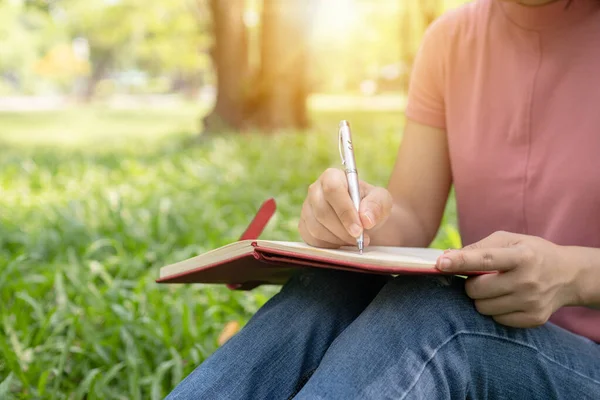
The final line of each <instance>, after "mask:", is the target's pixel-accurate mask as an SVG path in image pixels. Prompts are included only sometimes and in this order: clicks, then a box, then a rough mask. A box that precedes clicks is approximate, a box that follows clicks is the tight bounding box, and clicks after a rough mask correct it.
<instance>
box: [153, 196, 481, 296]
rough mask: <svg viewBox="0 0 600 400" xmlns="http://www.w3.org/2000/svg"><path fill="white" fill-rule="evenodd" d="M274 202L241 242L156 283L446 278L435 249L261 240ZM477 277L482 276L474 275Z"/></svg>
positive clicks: (167, 271) (234, 285)
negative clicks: (316, 276) (302, 272)
mask: <svg viewBox="0 0 600 400" xmlns="http://www.w3.org/2000/svg"><path fill="white" fill-rule="evenodd" d="M275 209H276V204H275V200H274V199H269V200H267V201H265V202H264V203H263V204H262V206H261V207H260V209H259V211H258V212H257V214H256V216H255V217H254V219H253V220H252V222H251V223H250V225H249V226H248V228H247V229H246V231H245V232H244V234H243V235H242V237H241V238H240V240H239V241H236V242H233V243H229V244H227V245H224V246H221V247H219V248H216V249H213V250H210V251H208V252H206V253H203V254H200V255H198V256H195V257H192V258H189V259H186V260H182V261H179V262H177V263H174V264H170V265H166V266H164V267H162V268H160V272H159V275H160V276H159V278H158V279H157V282H158V283H207V284H209V283H210V284H227V285H228V286H229V287H230V288H231V289H239V290H250V289H252V288H255V287H257V286H259V285H263V284H275V285H280V284H283V283H285V282H286V281H287V280H288V279H289V277H290V276H291V274H292V273H294V272H295V271H297V270H298V269H300V268H330V269H338V270H346V271H355V272H360V273H366V274H390V275H400V274H443V272H441V271H439V270H438V269H437V268H436V267H435V263H436V260H437V258H438V257H439V256H440V255H441V254H442V253H443V251H442V250H439V249H433V248H413V247H392V246H368V247H366V248H365V249H364V252H363V254H359V252H358V249H357V247H356V246H345V247H342V248H339V249H325V248H318V247H313V246H310V245H308V244H306V243H302V242H290V241H278V240H263V239H259V236H260V234H261V233H262V231H263V229H264V227H265V226H266V224H267V223H268V221H269V219H270V218H271V216H272V215H273V214H274V213H275ZM473 274H474V275H476V274H478V273H476V272H474V273H473Z"/></svg>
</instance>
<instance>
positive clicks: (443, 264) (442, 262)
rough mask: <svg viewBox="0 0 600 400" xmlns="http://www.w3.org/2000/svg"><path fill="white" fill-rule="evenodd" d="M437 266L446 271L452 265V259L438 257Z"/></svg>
mask: <svg viewBox="0 0 600 400" xmlns="http://www.w3.org/2000/svg"><path fill="white" fill-rule="evenodd" d="M437 266H438V268H439V269H441V270H442V271H446V270H448V269H450V267H451V266H452V260H451V259H449V258H448V257H441V258H439V259H438V262H437Z"/></svg>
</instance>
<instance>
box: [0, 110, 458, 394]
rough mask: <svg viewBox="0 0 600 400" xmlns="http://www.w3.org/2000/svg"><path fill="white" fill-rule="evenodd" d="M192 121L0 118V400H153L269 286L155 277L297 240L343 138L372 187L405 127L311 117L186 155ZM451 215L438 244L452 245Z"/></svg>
mask: <svg viewBox="0 0 600 400" xmlns="http://www.w3.org/2000/svg"><path fill="white" fill-rule="evenodd" d="M198 112H199V111H198V110H197V109H195V108H193V107H184V108H181V109H177V110H163V111H157V110H142V111H110V110H103V109H99V108H96V109H77V110H71V111H61V112H54V113H32V114H0V145H1V147H2V151H1V152H0V189H1V192H0V398H1V399H11V398H27V399H29V398H43V399H84V398H85V399H160V398H163V397H164V396H165V395H166V394H167V392H168V391H169V390H171V389H172V388H173V387H174V385H176V384H177V383H178V382H179V381H180V380H181V379H182V378H183V377H184V376H185V375H187V374H188V373H189V372H191V370H192V369H193V368H194V367H195V366H196V365H198V364H199V363H201V362H202V360H204V359H205V358H206V357H207V356H208V355H210V354H211V353H212V352H213V351H214V350H215V349H216V347H217V337H218V335H219V333H220V331H221V330H222V329H223V326H224V325H225V324H226V323H227V322H229V321H234V320H237V321H239V322H240V323H241V324H244V323H245V322H246V321H247V320H248V319H249V318H250V316H251V315H252V314H253V313H254V312H255V311H256V310H257V309H258V308H259V307H260V306H261V305H262V304H264V303H265V301H267V300H268V298H269V297H270V296H272V295H273V294H274V293H275V291H276V290H277V288H275V287H265V288H259V289H256V290H254V291H252V292H248V293H246V292H232V291H229V290H227V289H226V288H224V287H220V286H205V285H186V286H184V285H182V286H176V285H158V284H156V283H155V282H154V280H155V279H156V278H157V276H158V270H159V268H160V267H161V266H162V265H165V264H167V263H170V262H174V261H178V260H181V259H184V258H186V257H190V256H192V255H195V254H197V253H199V252H202V251H205V250H208V249H211V248H214V247H217V246H220V245H223V244H225V243H227V242H230V241H232V240H235V239H237V238H238V237H239V235H240V234H241V233H242V232H243V230H244V228H245V227H246V224H247V223H248V222H249V220H250V218H251V217H252V216H253V213H254V212H255V211H256V209H257V207H258V206H259V205H260V204H261V202H262V201H263V200H265V199H266V198H268V197H271V196H272V197H275V199H276V201H277V203H278V212H277V214H276V217H275V218H274V219H273V220H272V221H271V223H270V224H269V226H268V228H267V230H266V231H265V232H264V234H263V237H264V238H276V239H282V240H300V238H299V235H298V234H297V232H296V225H297V221H298V214H299V210H300V205H301V203H302V200H303V199H304V196H305V193H306V188H307V186H308V185H309V184H310V183H311V182H312V181H314V180H315V179H316V178H317V176H318V175H319V174H320V173H321V172H322V171H323V170H324V169H325V168H327V167H329V166H339V159H338V157H339V156H338V152H337V142H336V140H337V136H336V127H337V123H338V121H339V119H342V118H346V119H349V120H350V121H351V122H352V124H353V126H354V133H355V140H354V141H355V143H357V147H358V148H359V149H360V151H359V152H358V153H357V162H358V166H359V168H360V171H361V175H362V176H361V177H362V178H363V179H365V180H368V181H370V182H371V183H373V184H379V185H385V184H386V182H387V179H388V176H389V172H390V170H391V167H392V163H393V160H394V157H395V154H396V150H397V147H398V144H399V143H400V134H401V127H402V125H403V120H402V117H401V114H399V113H390V112H387V113H385V112H368V113H366V112H349V113H348V112H347V113H340V112H327V113H325V112H321V113H315V115H314V119H315V122H316V124H315V127H314V128H313V129H312V130H311V131H310V132H305V133H293V132H292V133H282V134H279V135H277V136H262V135H259V134H256V133H253V134H246V135H240V136H234V135H227V136H224V137H219V138H215V139H213V140H211V141H209V142H205V143H201V144H197V145H192V144H191V142H190V139H191V138H192V137H193V135H194V130H195V128H196V125H197V124H196V121H197V118H198ZM457 243H458V235H457V232H456V228H455V217H454V212H453V203H452V202H451V203H450V205H449V208H448V213H447V216H446V221H445V224H444V226H443V229H442V230H441V231H440V234H439V237H438V239H437V240H436V242H435V246H440V247H449V246H456V245H457Z"/></svg>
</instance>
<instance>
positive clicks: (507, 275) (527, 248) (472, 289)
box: [437, 232, 577, 328]
mask: <svg viewBox="0 0 600 400" xmlns="http://www.w3.org/2000/svg"><path fill="white" fill-rule="evenodd" d="M437 267H438V268H439V269H440V270H442V271H444V272H451V273H453V274H456V275H461V274H462V273H465V272H469V271H497V272H498V273H492V274H485V275H479V276H474V277H470V278H468V279H467V282H466V286H465V288H466V292H467V295H468V296H469V297H471V298H472V299H473V300H475V307H476V308H477V310H478V311H479V312H480V313H481V314H484V315H489V316H492V317H493V318H494V320H496V321H497V322H499V323H501V324H503V325H508V326H514V327H521V328H530V327H535V326H539V325H543V324H544V323H546V321H548V319H549V318H550V316H551V315H552V313H554V311H556V310H557V309H558V308H560V307H562V306H565V305H572V304H576V303H577V301H576V300H577V293H576V290H575V284H574V283H575V280H576V276H577V268H576V265H569V263H568V262H567V260H565V255H564V254H563V252H562V250H561V247H560V246H558V245H556V244H554V243H551V242H549V241H547V240H544V239H542V238H539V237H535V236H527V235H520V234H515V233H509V232H495V233H493V234H492V235H490V236H488V237H487V238H485V239H483V240H481V241H479V242H477V243H474V244H472V245H470V246H466V247H464V248H463V249H460V250H449V251H447V252H446V253H444V254H443V255H442V256H440V258H439V259H438V263H437Z"/></svg>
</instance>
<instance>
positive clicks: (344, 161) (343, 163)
mask: <svg viewBox="0 0 600 400" xmlns="http://www.w3.org/2000/svg"><path fill="white" fill-rule="evenodd" d="M342 129H343V128H342V127H341V126H340V128H339V130H338V150H339V151H340V158H341V159H342V165H346V160H345V159H344V153H343V152H342Z"/></svg>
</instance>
